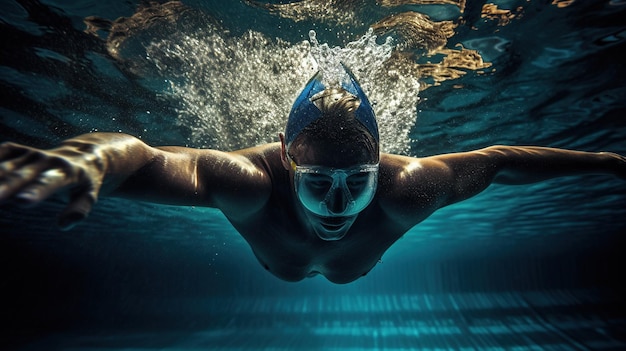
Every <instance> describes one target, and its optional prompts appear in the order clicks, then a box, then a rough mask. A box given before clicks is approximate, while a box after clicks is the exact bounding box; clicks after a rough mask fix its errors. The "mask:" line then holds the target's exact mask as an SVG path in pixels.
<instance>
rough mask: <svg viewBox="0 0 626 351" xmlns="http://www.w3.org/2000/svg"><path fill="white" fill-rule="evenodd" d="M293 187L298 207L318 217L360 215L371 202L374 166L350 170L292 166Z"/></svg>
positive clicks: (376, 167)
mask: <svg viewBox="0 0 626 351" xmlns="http://www.w3.org/2000/svg"><path fill="white" fill-rule="evenodd" d="M294 184H295V188H296V194H297V195H298V198H299V200H300V202H301V203H302V205H304V207H305V208H306V209H307V210H309V211H311V212H313V213H314V214H316V215H318V216H323V217H339V216H341V217H344V216H345V217H348V216H353V215H356V214H358V213H359V212H361V211H363V210H364V209H365V208H366V207H367V206H368V205H369V204H370V202H371V201H372V199H373V198H374V194H375V193H376V186H377V185H378V164H373V165H362V166H358V167H354V168H350V169H347V170H346V169H331V168H327V167H319V166H296V169H295V177H294Z"/></svg>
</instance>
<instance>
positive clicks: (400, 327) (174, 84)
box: [0, 0, 626, 350]
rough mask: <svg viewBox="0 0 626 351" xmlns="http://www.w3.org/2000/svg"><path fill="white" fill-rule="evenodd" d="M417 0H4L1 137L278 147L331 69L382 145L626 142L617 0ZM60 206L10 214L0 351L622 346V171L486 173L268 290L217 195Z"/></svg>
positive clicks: (430, 147)
mask: <svg viewBox="0 0 626 351" xmlns="http://www.w3.org/2000/svg"><path fill="white" fill-rule="evenodd" d="M418 2H419V1H389V0H386V1H377V2H375V1H369V0H355V1H312V0H303V1H300V2H296V1H293V2H291V3H290V2H289V1H259V2H251V1H244V0H239V1H217V0H213V1H187V2H184V3H177V2H170V3H164V2H163V4H158V3H156V2H155V3H153V4H151V5H145V6H140V5H139V2H135V1H109V2H95V1H31V0H29V1H26V0H19V1H13V0H3V1H2V2H1V3H0V20H1V21H0V26H1V30H2V38H3V39H2V51H1V52H0V89H1V91H2V94H1V95H0V101H1V103H2V104H1V105H0V141H13V142H19V143H25V144H29V145H33V146H37V147H52V146H54V145H55V144H56V143H58V142H59V141H61V140H63V139H65V138H69V137H72V136H75V135H78V134H82V133H88V132H93V131H109V132H123V133H129V134H132V135H135V136H138V137H140V138H142V140H144V141H146V142H147V143H149V144H151V145H182V146H190V147H203V148H217V149H222V150H233V149H237V148H242V147H246V146H253V145H257V144H262V143H266V142H272V141H277V133H278V132H281V131H282V128H283V127H284V123H285V121H286V116H287V114H288V112H289V108H290V106H291V103H292V102H293V100H294V99H295V97H296V96H297V94H298V91H299V89H300V88H301V87H302V86H303V85H304V84H305V83H306V81H307V80H308V78H309V77H310V76H311V75H312V74H313V73H314V72H315V71H316V70H319V69H322V70H323V69H332V67H333V66H332V65H333V63H336V62H338V61H341V62H345V63H346V64H347V65H348V66H350V68H351V69H352V71H353V72H354V73H355V75H356V76H357V78H358V79H359V81H360V82H361V84H362V86H363V89H364V90H365V91H366V93H367V94H368V96H369V97H370V100H371V101H372V103H373V105H374V109H375V110H376V113H377V116H378V119H379V124H380V128H381V141H382V148H383V150H384V151H386V152H394V153H401V154H406V155H410V156H416V157H420V156H428V155H434V154H440V153H448V152H456V151H467V150H472V149H477V148H481V147H485V146H488V145H494V144H506V145H540V146H552V147H560V148H570V149H577V150H585V151H612V152H617V153H620V154H623V155H624V154H626V119H625V118H624V115H625V112H626V66H625V62H626V61H625V60H624V59H625V57H624V54H623V53H622V52H623V49H624V47H625V43H626V3H625V2H623V1H618V0H612V1H596V0H587V1H582V0H578V1H558V0H555V1H552V2H546V1H516V0H506V1H494V2H493V3H485V2H481V1H471V0H467V1H461V0H459V1H441V2H440V3H435V2H432V3H431V2H425V3H426V4H421V5H420V4H415V3H418ZM426 16H427V17H426ZM120 18H126V20H118V21H115V20H116V19H120ZM110 21H115V22H110ZM370 27H371V28H373V29H374V30H373V31H368V29H369V28H370ZM388 37H390V38H391V39H389V40H388V39H387V38H388ZM63 204H64V199H63V198H62V197H55V198H53V199H51V200H50V201H48V202H46V203H45V204H43V205H41V206H39V207H37V208H36V209H22V208H17V207H15V206H14V204H11V203H5V204H0V233H1V234H0V262H1V263H2V265H1V267H2V268H0V269H1V271H0V273H1V276H2V279H1V280H0V281H1V283H0V284H1V285H0V288H1V289H2V296H3V298H2V302H1V303H2V305H1V309H2V319H3V322H4V325H5V328H4V329H3V332H2V334H1V337H0V340H2V341H1V343H2V344H0V347H2V348H3V349H9V350H113V349H116V350H118V349H119V350H121V349H123V350H140V349H159V350H199V349H215V350H244V349H245V350H378V349H380V350H485V349H489V350H588V349H591V350H620V349H626V337H625V335H626V310H625V309H624V307H625V306H624V302H625V299H624V296H626V295H625V293H626V291H625V290H624V288H622V287H621V286H622V282H623V279H624V274H623V270H622V267H624V257H625V256H624V250H625V249H626V245H625V242H624V233H626V216H625V214H626V213H625V210H624V209H625V208H626V206H625V205H626V183H624V181H623V180H620V179H617V178H614V177H610V176H600V175H593V176H584V177H566V178H560V179H555V180H551V181H547V182H543V183H538V184H533V185H529V186H503V185H493V186H491V187H489V188H488V189H487V190H486V191H485V192H483V193H482V194H480V195H478V196H476V197H475V198H473V199H471V200H468V201H466V202H463V203H459V204H456V205H453V206H450V207H448V208H444V209H442V210H440V211H438V212H437V213H435V214H434V215H433V216H431V217H430V218H429V219H427V220H426V221H424V222H423V223H421V224H420V225H418V226H417V227H415V228H413V229H412V230H410V231H409V232H408V233H407V234H406V235H405V236H404V237H403V238H402V239H400V240H399V241H398V242H397V243H396V244H395V245H394V246H393V247H392V248H391V249H390V250H389V251H387V253H386V254H385V255H384V256H383V258H382V260H381V262H380V263H379V264H378V265H377V266H376V267H374V269H373V270H372V271H371V272H369V273H368V274H367V276H365V277H363V278H361V279H359V280H357V281H355V282H353V283H350V284H346V285H336V284H332V283H330V282H328V281H327V280H326V279H325V278H324V277H322V276H318V277H315V278H311V279H306V280H304V281H301V282H298V283H288V282H283V281H280V280H278V279H277V278H275V277H274V276H272V275H271V274H269V273H268V272H267V271H265V269H263V267H261V266H260V265H259V264H258V262H257V261H256V259H255V258H254V255H253V254H252V252H251V250H250V248H249V247H248V246H247V244H246V242H245V241H244V240H243V239H242V238H241V237H240V236H239V235H238V234H237V232H236V231H235V230H234V229H233V228H232V227H231V226H230V224H229V223H228V221H227V220H226V219H225V218H224V216H223V215H222V214H221V213H220V212H219V211H217V210H214V209H206V208H197V207H174V206H165V205H156V204H149V203H141V202H132V201H129V200H122V199H114V198H103V199H101V200H100V201H99V202H98V203H97V204H96V206H95V208H94V212H93V213H92V214H91V215H90V216H89V218H88V219H87V220H86V221H85V222H84V223H82V224H81V225H80V226H78V227H76V228H75V229H73V230H71V231H67V232H63V231H60V230H59V229H57V228H56V226H55V216H56V214H57V213H58V212H59V211H60V210H61V209H62V208H63Z"/></svg>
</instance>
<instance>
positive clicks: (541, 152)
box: [424, 146, 626, 205]
mask: <svg viewBox="0 0 626 351" xmlns="http://www.w3.org/2000/svg"><path fill="white" fill-rule="evenodd" d="M424 162H428V163H429V164H432V165H433V167H436V168H439V171H440V172H439V173H440V176H441V179H443V181H444V182H445V183H447V192H446V199H445V202H444V205H448V204H451V203H455V202H458V201H462V200H464V199H467V198H470V197H472V196H474V195H476V194H478V193H480V192H481V191H483V190H484V189H485V188H487V187H488V186H489V185H490V184H492V183H497V184H510V185H519V184H530V183H536V182H540V181H544V180H548V179H552V178H557V177H563V176H574V175H583V174H608V175H614V176H617V177H621V178H622V179H626V158H625V157H623V156H620V155H618V154H614V153H608V152H600V153H593V152H583V151H574V150H565V149H556V148H548V147H536V146H491V147H487V148H484V149H481V150H476V151H471V152H464V153H456V154H448V155H440V156H434V157H430V158H426V159H424Z"/></svg>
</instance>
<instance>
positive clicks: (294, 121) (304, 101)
mask: <svg viewBox="0 0 626 351" xmlns="http://www.w3.org/2000/svg"><path fill="white" fill-rule="evenodd" d="M343 68H344V69H345V70H346V72H347V73H348V76H349V77H350V81H349V82H342V83H341V87H342V88H343V89H345V90H346V91H348V92H349V93H350V94H352V95H354V96H355V97H357V98H358V99H359V101H360V104H359V107H358V108H357V109H356V111H354V114H355V117H356V119H357V120H358V121H359V122H361V124H363V125H364V126H365V128H367V130H368V131H369V132H370V134H371V135H372V136H373V137H374V139H376V141H378V140H379V137H378V124H377V123H376V116H374V110H373V109H372V106H371V105H370V102H369V100H367V97H366V96H365V93H363V90H361V87H360V86H359V83H357V81H356V78H354V75H353V74H352V72H350V70H348V69H347V67H345V66H343ZM328 88H329V87H327V86H326V85H324V83H322V74H321V73H319V72H318V73H317V74H315V76H313V78H311V80H309V82H308V83H307V85H306V86H305V87H304V89H303V90H302V92H301V93H300V96H298V98H297V99H296V101H295V102H294V104H293V107H292V108H291V112H290V113H289V119H288V120H287V128H286V130H285V142H286V143H287V145H289V144H291V142H292V141H294V139H296V137H297V136H298V135H299V134H300V132H302V130H303V129H304V128H306V126H308V125H309V124H311V123H312V122H313V121H315V120H317V119H318V118H320V117H322V111H320V109H319V108H318V107H317V106H315V104H314V103H313V102H312V101H311V98H312V97H313V96H314V95H315V94H317V93H319V92H322V91H324V90H326V89H328Z"/></svg>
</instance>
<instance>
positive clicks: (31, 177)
mask: <svg viewBox="0 0 626 351" xmlns="http://www.w3.org/2000/svg"><path fill="white" fill-rule="evenodd" d="M38 157H39V156H38V155H36V154H35V155H34V154H27V155H24V156H21V157H18V158H17V159H14V160H11V161H7V162H4V163H2V165H1V166H0V202H1V201H5V200H8V199H10V198H13V199H14V200H16V201H17V202H18V203H19V204H21V205H32V204H36V203H38V202H40V201H42V200H44V199H46V198H47V197H48V196H50V194H52V193H53V192H55V191H56V190H58V189H59V188H61V187H63V186H65V185H67V175H66V173H65V172H64V171H63V170H62V169H60V168H50V165H49V164H48V163H46V162H37V158H38ZM46 168H50V169H48V170H46V171H44V169H46ZM42 171H43V172H42Z"/></svg>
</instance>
